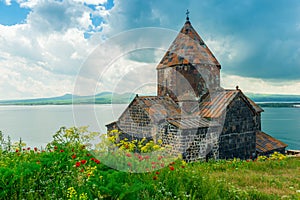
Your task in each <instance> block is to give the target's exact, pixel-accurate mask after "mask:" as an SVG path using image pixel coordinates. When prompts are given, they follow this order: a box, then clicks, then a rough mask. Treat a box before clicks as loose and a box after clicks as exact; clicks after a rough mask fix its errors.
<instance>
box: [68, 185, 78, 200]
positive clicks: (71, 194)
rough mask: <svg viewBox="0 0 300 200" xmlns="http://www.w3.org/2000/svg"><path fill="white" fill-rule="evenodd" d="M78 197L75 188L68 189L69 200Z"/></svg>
mask: <svg viewBox="0 0 300 200" xmlns="http://www.w3.org/2000/svg"><path fill="white" fill-rule="evenodd" d="M76 196H77V192H76V190H75V189H74V187H69V188H68V189H67V197H68V198H69V199H72V198H73V197H76Z"/></svg>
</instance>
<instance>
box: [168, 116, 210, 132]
mask: <svg viewBox="0 0 300 200" xmlns="http://www.w3.org/2000/svg"><path fill="white" fill-rule="evenodd" d="M167 121H168V122H169V123H170V124H172V125H174V126H176V127H178V128H179V129H197V128H205V127H209V126H210V122H209V121H208V120H207V119H205V118H201V117H186V118H169V119H167Z"/></svg>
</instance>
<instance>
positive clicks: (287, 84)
mask: <svg viewBox="0 0 300 200" xmlns="http://www.w3.org/2000/svg"><path fill="white" fill-rule="evenodd" d="M221 85H222V87H224V88H225V89H235V87H236V86H239V88H240V89H241V90H242V91H243V92H248V93H262V94H295V95H299V94H300V81H286V80H273V81H270V80H263V79H260V78H248V77H241V76H237V75H228V74H225V73H221Z"/></svg>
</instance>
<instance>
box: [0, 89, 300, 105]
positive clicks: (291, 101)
mask: <svg viewBox="0 0 300 200" xmlns="http://www.w3.org/2000/svg"><path fill="white" fill-rule="evenodd" d="M246 95H247V96H248V97H250V98H251V99H252V100H253V101H255V102H256V103H258V104H259V105H261V106H262V107H295V106H296V107H299V106H300V95H279V94H253V93H247V94H246ZM141 96H142V95H141ZM134 97H135V94H133V93H123V94H118V93H112V92H102V93H99V94H96V95H95V96H93V95H91V96H78V95H73V94H65V95H63V96H59V97H51V98H37V99H20V100H0V105H68V104H111V103H114V104H126V103H129V102H130V101H131V100H132V99H133V98H134Z"/></svg>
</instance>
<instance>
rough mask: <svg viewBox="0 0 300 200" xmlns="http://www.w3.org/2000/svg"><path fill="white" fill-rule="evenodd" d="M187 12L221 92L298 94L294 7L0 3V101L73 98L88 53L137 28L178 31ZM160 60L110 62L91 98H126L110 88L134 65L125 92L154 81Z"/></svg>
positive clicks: (157, 53)
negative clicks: (112, 94)
mask: <svg viewBox="0 0 300 200" xmlns="http://www.w3.org/2000/svg"><path fill="white" fill-rule="evenodd" d="M187 8H189V10H190V19H191V22H192V25H193V26H194V28H195V29H196V30H197V31H198V33H199V34H200V36H201V37H202V38H203V39H204V41H205V42H206V44H207V45H208V46H209V47H210V49H211V50H212V52H213V53H214V55H215V56H216V57H217V59H218V60H219V62H220V63H221V65H222V70H221V73H222V84H223V86H224V87H225V88H234V87H235V85H239V86H240V88H241V89H242V90H243V91H244V92H255V93H280V94H300V1H297V0H288V1H287V0H276V1H273V0H251V1H247V0H244V1H237V0H229V1H220V0H210V1H208V0H207V1H198V0H190V1H176V2H175V1H173V0H164V1H161V0H149V1H141V0H126V1H122V0H114V1H113V0H60V1H58V0H0V49H1V51H0V72H1V73H0V99H19V98H35V97H49V96H58V95H63V94H65V93H73V92H74V84H75V83H76V79H78V76H79V75H80V73H79V72H80V70H81V69H82V67H83V66H84V65H83V63H84V62H85V61H86V60H87V59H88V58H89V56H90V55H91V53H92V52H93V50H94V49H96V48H99V46H100V47H101V45H102V44H103V43H105V42H106V41H109V38H111V37H114V36H116V35H122V33H124V31H129V30H134V29H136V28H139V29H141V28H145V27H156V28H159V29H161V28H164V29H166V30H172V31H176V32H177V31H179V30H180V28H181V27H182V26H183V24H184V22H185V11H186V9H187ZM145 35H146V34H145ZM171 35H172V34H171ZM172 37H174V35H172ZM127 39H128V40H129V42H131V43H132V44H135V43H136V42H137V41H136V38H127ZM173 39H174V38H170V41H172V40H173ZM116 45H117V44H116ZM112 49H113V47H112ZM120 52H122V49H121V50H120ZM163 53H164V51H163V50H154V51H153V52H146V51H144V52H142V53H140V54H135V55H132V56H124V58H120V59H117V60H116V62H115V63H114V65H116V66H119V67H118V71H113V72H110V74H107V76H106V79H107V80H106V82H107V83H106V84H107V85H106V86H105V83H101V84H102V86H101V87H99V90H98V91H97V92H101V91H102V90H116V92H125V91H127V90H126V88H127V89H128V88H130V87H129V86H128V85H126V84H123V87H122V86H120V87H119V88H118V89H116V87H110V86H109V85H113V82H111V81H112V80H113V78H114V77H122V74H124V73H128V72H130V71H131V70H132V69H133V68H134V67H133V66H136V65H138V66H142V67H144V66H147V67H144V69H146V68H147V73H140V72H132V73H130V74H131V76H128V77H126V78H127V79H128V80H131V82H132V83H134V84H135V85H133V86H132V88H137V87H140V85H143V84H145V83H147V82H148V83H150V82H155V76H156V72H155V65H156V63H157V62H158V61H159V60H160V58H161V57H162V56H163ZM141 55H142V56H141ZM101 56H102V57H101ZM101 56H100V55H99V57H101V58H99V59H105V58H106V57H107V56H106V55H101ZM137 58H138V59H137ZM102 67H103V66H102ZM134 69H140V68H134ZM78 73H79V74H78ZM123 77H124V76H123ZM118 81H119V82H120V80H116V82H118ZM129 84H130V83H129ZM132 88H131V89H129V90H131V91H132ZM148 89H149V88H148ZM148 89H147V90H148ZM149 90H151V89H149ZM135 91H137V90H135ZM128 92H130V91H128Z"/></svg>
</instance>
